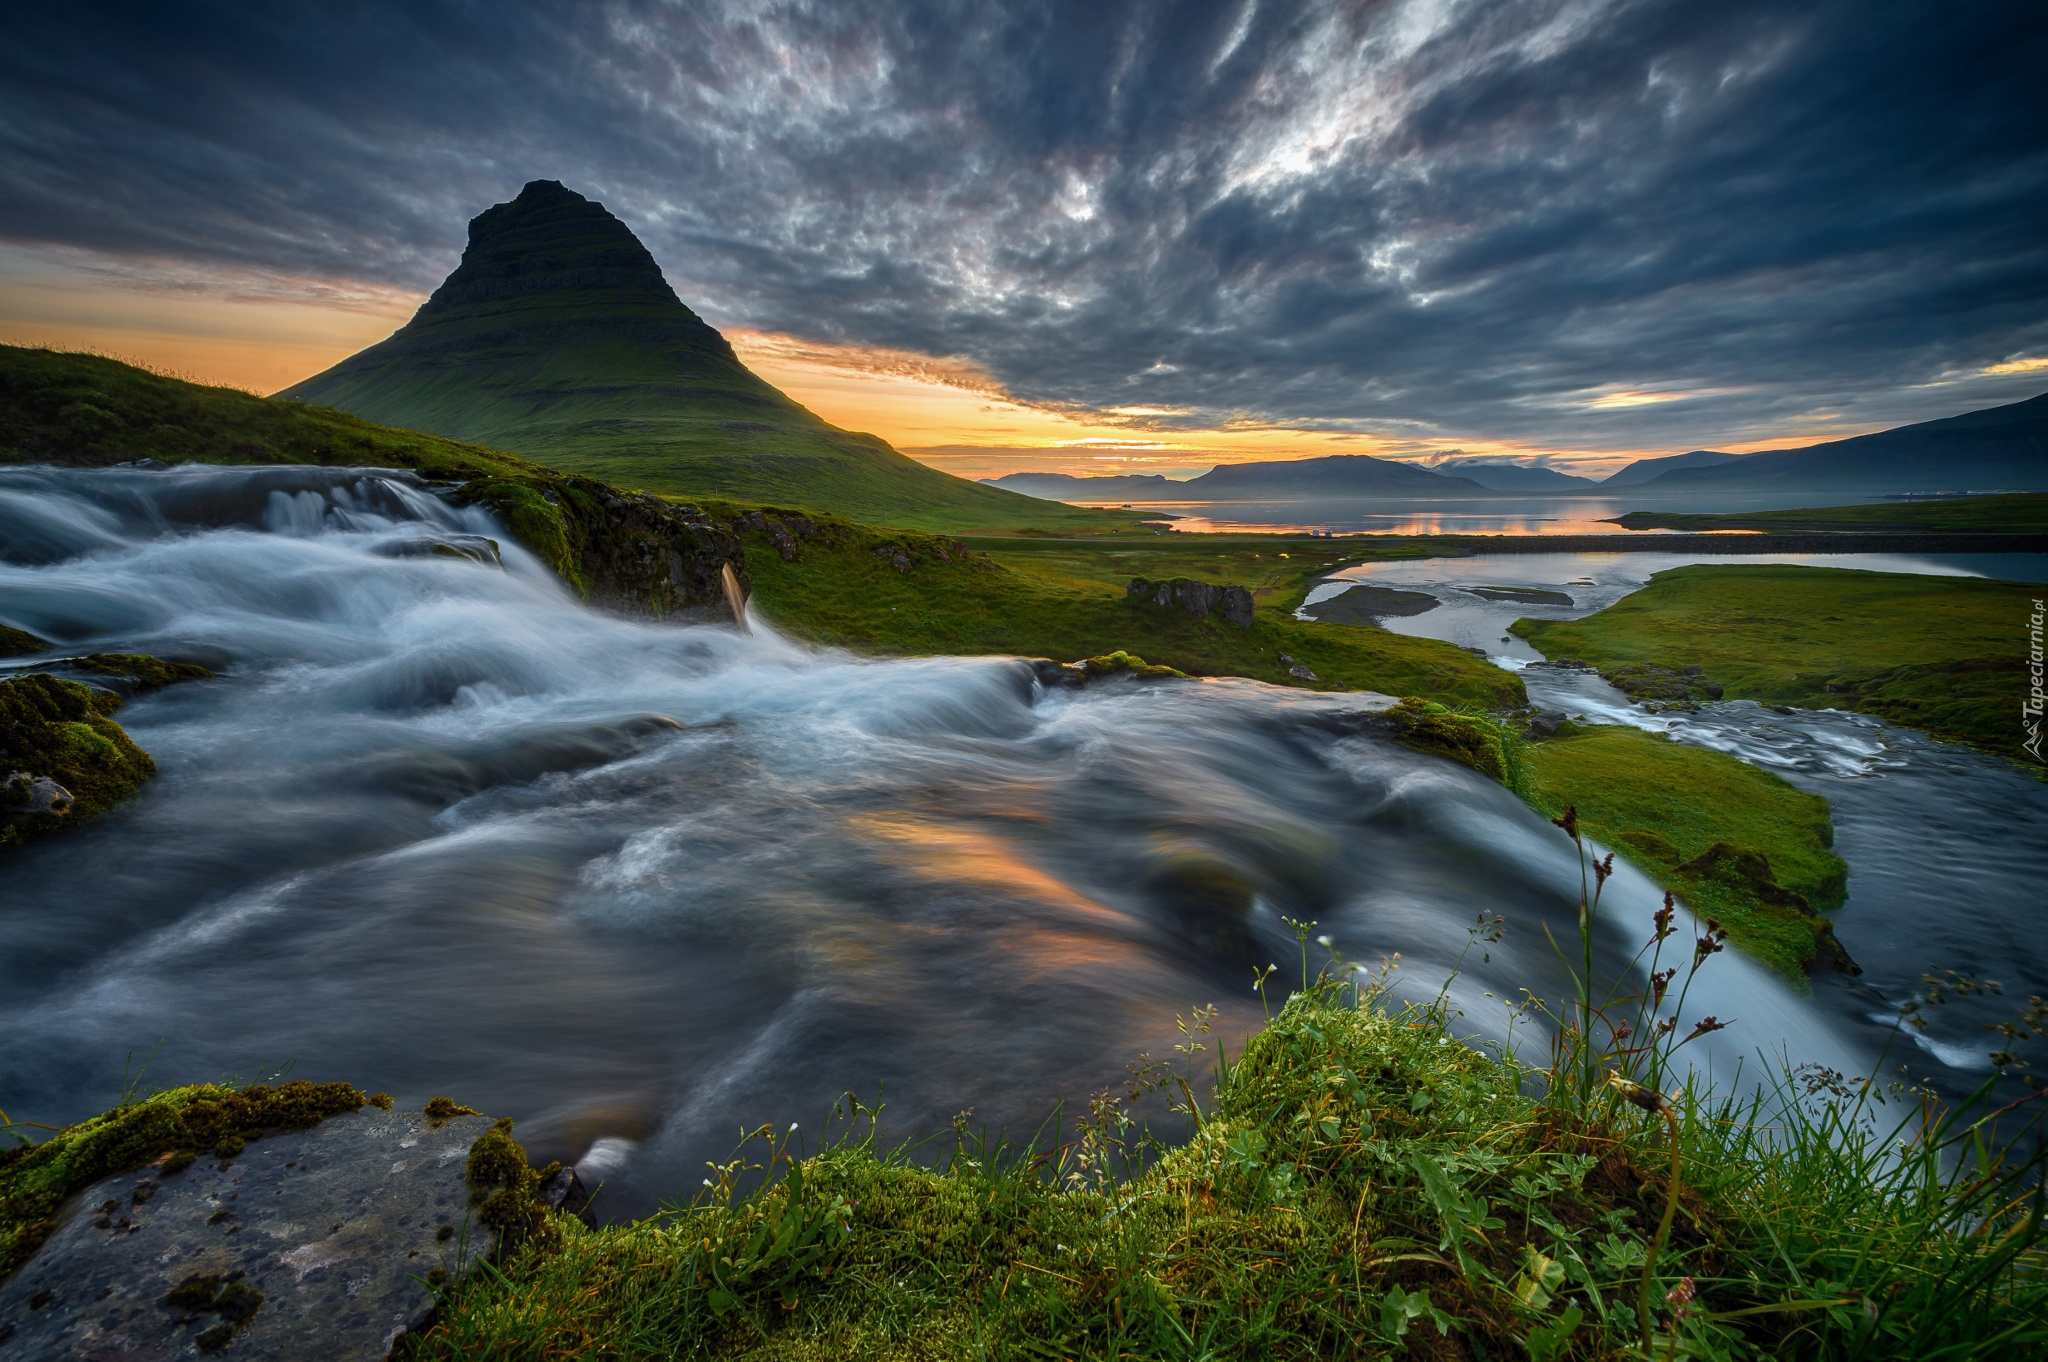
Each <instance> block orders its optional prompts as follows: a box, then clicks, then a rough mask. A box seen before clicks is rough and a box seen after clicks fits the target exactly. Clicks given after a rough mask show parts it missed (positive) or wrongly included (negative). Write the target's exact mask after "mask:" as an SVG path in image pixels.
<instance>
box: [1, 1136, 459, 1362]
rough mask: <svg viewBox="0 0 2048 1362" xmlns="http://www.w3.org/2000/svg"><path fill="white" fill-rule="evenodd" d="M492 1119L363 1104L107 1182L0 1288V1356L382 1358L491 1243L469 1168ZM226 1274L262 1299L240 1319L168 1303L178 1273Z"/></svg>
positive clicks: (343, 1361)
mask: <svg viewBox="0 0 2048 1362" xmlns="http://www.w3.org/2000/svg"><path fill="white" fill-rule="evenodd" d="M490 1126H491V1122H490V1120H489V1118H487V1117H482V1116H459V1117H456V1118H454V1119H452V1120H449V1121H445V1122H441V1123H439V1124H437V1123H435V1122H434V1121H432V1120H430V1119H428V1117H427V1116H426V1115H425V1114H424V1113H422V1112H398V1113H391V1112H382V1111H377V1110H374V1109H365V1110H363V1111H359V1112H352V1113H349V1114H347V1115H342V1116H336V1117H333V1118H331V1119H329V1120H328V1121H326V1122H324V1123H323V1124H321V1125H319V1126H317V1127H315V1128H313V1129H311V1130H304V1131H289V1132H285V1133H282V1134H277V1135H271V1136H267V1137H265V1138H264V1139H261V1140H258V1141H255V1142H253V1143H251V1144H250V1145H249V1146H248V1148H247V1149H245V1150H244V1151H243V1152H242V1153H241V1155H240V1156H239V1157H237V1158H236V1159H235V1160H234V1161H233V1162H232V1163H230V1164H228V1165H226V1166H225V1167H223V1166H222V1164H221V1162H220V1160H218V1159H215V1158H211V1157H207V1158H202V1159H200V1160H199V1161H198V1162H197V1163H195V1164H193V1165H192V1166H191V1167H189V1168H187V1169H186V1170H185V1171H184V1172H182V1173H177V1174H173V1175H172V1176H170V1177H159V1176H158V1175H157V1172H156V1170H154V1169H144V1170H142V1171H140V1172H135V1173H127V1174H123V1175H121V1176H119V1177H112V1178H107V1179H105V1180H104V1181H102V1182H99V1183H97V1184H95V1185H94V1186H92V1187H91V1188H89V1189H87V1190H86V1191H85V1192H83V1193H81V1194H80V1195H79V1196H77V1197H76V1198H74V1199H73V1200H72V1201H70V1202H68V1203H67V1204H66V1205H65V1207H64V1209H63V1211H62V1213H61V1215H60V1218H59V1227H58V1229H57V1232H56V1233H55V1234H53V1235H52V1236H51V1237H50V1239H49V1240H48V1242H46V1243H45V1244H44V1245H43V1246H42V1248H41V1249H40V1250H39V1251H38V1252H37V1253H36V1255H35V1257H33V1258H31V1259H30V1260H29V1261H28V1262H27V1263H25V1264H23V1265H22V1267H21V1269H20V1271H18V1272H16V1273H15V1274H14V1275H13V1277H11V1278H9V1279H8V1280H7V1281H5V1282H0V1362H45V1360H46V1359H57V1358H63V1359H66V1360H67V1362H70V1360H71V1359H77V1360H78V1362H113V1359H122V1360H123V1362H127V1360H129V1359H135V1360H136V1362H141V1360H142V1359H151V1360H152V1362H153V1360H154V1359H159V1358H174V1357H175V1358H197V1357H207V1356H219V1357H223V1358H319V1359H323V1360H326V1362H352V1360H353V1359H359V1358H360V1359H366V1360H371V1359H377V1358H381V1357H383V1356H384V1354H385V1352H386V1351H387V1350H388V1349H389V1347H390V1345H391V1340H392V1339H393V1338H394V1337H396V1336H397V1335H398V1333H399V1332H400V1331H401V1330H403V1329H405V1328H407V1327H409V1326H411V1325H414V1324H417V1323H419V1322H420V1321H421V1320H422V1319H423V1318H424V1317H425V1316H426V1314H427V1313H428V1311H429V1310H430V1309H431V1308H432V1306H433V1292H432V1290H431V1289H430V1288H429V1287H428V1286H427V1284H426V1283H425V1281H424V1280H423V1279H424V1278H425V1277H426V1276H427V1274H428V1273H429V1272H430V1271H432V1270H433V1269H435V1268H444V1269H446V1270H447V1271H448V1272H449V1273H450V1274H451V1275H454V1274H457V1273H459V1272H460V1271H461V1270H462V1269H463V1267H464V1266H466V1265H467V1263H468V1262H469V1261H471V1260H473V1259H474V1258H476V1257H477V1256H479V1255H481V1254H483V1253H485V1252H488V1251H489V1249H491V1248H492V1247H495V1242H496V1241H495V1238H494V1237H493V1236H492V1234H491V1232H490V1231H488V1230H485V1229H483V1228H482V1227H480V1226H477V1225H475V1224H474V1223H473V1221H472V1217H471V1214H470V1207H469V1189H468V1184H467V1182H466V1179H465V1172H466V1161H467V1156H468V1153H469V1147H470V1145H471V1144H472V1143H473V1142H474V1141H475V1140H476V1138H477V1136H479V1135H481V1134H483V1133H484V1132H485V1131H486V1130H488V1129H490ZM138 1192H139V1193H140V1194H141V1195H143V1197H144V1200H142V1201H140V1202H138V1201H136V1200H135V1197H136V1196H137V1194H138ZM110 1202H111V1203H113V1207H112V1209H111V1210H108V1209H106V1208H107V1204H108V1203H110ZM237 1273H239V1274H240V1276H239V1277H238V1278H236V1281H238V1282H239V1283H241V1284H242V1285H244V1286H246V1287H248V1288H251V1289H253V1290H255V1291H259V1292H261V1293H262V1297H263V1300H262V1304H261V1305H259V1306H257V1307H256V1310H255V1312H254V1313H253V1314H251V1315H248V1317H247V1318H246V1319H244V1320H243V1321H241V1322H240V1323H239V1324H234V1323H233V1322H232V1321H230V1320H227V1319H224V1317H223V1315H222V1313H221V1312H219V1311H207V1310H198V1311H195V1310H193V1309H184V1308H177V1307H173V1306H169V1305H166V1304H165V1298H166V1297H167V1296H169V1295H170V1294H171V1292H172V1291H173V1290H174V1289H176V1288H177V1287H179V1286H180V1285H181V1284H182V1283H185V1282H187V1281H189V1280H190V1279H191V1278H194V1277H211V1278H218V1279H222V1284H223V1285H225V1279H227V1278H229V1277H230V1276H231V1275H232V1274H237ZM187 1294H188V1297H189V1296H190V1295H191V1294H193V1293H189V1292H188V1293H187ZM196 1294H197V1295H198V1296H199V1297H200V1298H201V1299H203V1298H204V1297H205V1296H206V1295H207V1294H209V1293H208V1292H206V1291H201V1292H198V1293H196ZM248 1299H249V1298H248V1297H247V1295H246V1294H244V1293H242V1292H239V1291H235V1292H233V1293H232V1295H231V1300H239V1302H241V1305H242V1308H246V1305H247V1303H248ZM235 1312H236V1309H235V1307H234V1306H233V1305H232V1304H231V1305H230V1307H229V1310H228V1313H229V1314H230V1315H232V1314H233V1313H235ZM224 1326H225V1327H224ZM209 1330H214V1331H216V1332H214V1333H212V1334H208V1332H207V1331H209ZM230 1330H231V1333H230V1332H229V1331H230ZM202 1335H204V1336H206V1344H207V1345H215V1344H217V1345H219V1346H217V1347H208V1346H204V1345H202V1343H201V1341H200V1340H201V1338H202ZM224 1335H225V1341H224V1342H223V1341H222V1340H223V1336H224Z"/></svg>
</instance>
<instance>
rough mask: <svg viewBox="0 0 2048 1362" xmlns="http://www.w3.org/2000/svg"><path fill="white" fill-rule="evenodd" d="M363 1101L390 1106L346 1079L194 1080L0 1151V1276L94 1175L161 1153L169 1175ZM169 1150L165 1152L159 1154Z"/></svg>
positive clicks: (43, 1236) (46, 1231) (140, 1163)
mask: <svg viewBox="0 0 2048 1362" xmlns="http://www.w3.org/2000/svg"><path fill="white" fill-rule="evenodd" d="M365 1104H370V1105H374V1106H379V1107H382V1108H384V1109H385V1110H387V1111H388V1110H389V1109H390V1107H391V1099H390V1098H389V1097H386V1096H384V1095H383V1094H382V1093H377V1094H371V1093H365V1092H362V1091H360V1090H358V1089H356V1088H354V1087H351V1086H350V1085H349V1084H347V1083H309V1082H306V1081H305V1080H303V1079H299V1080H294V1081H292V1082H290V1083H281V1084H277V1085H276V1086H269V1085H265V1084H255V1085H252V1086H250V1087H246V1088H230V1087H226V1086H223V1085H221V1084H215V1083H201V1084H196V1085H194V1086H192V1087H187V1088H173V1089H171V1090H170V1091H168V1092H161V1093H158V1094H156V1095H155V1096H153V1097H151V1098H149V1099H148V1100H147V1101H143V1102H132V1103H129V1104H127V1105H124V1106H120V1107H116V1108H115V1109H114V1110H112V1111H110V1112H107V1113H105V1114H103V1115H100V1116H95V1117H93V1118H92V1119H91V1120H88V1121H81V1122H79V1123H78V1124H77V1125H75V1126H70V1127H67V1128H66V1129H64V1130H61V1131H59V1132H57V1133H56V1134H55V1135H53V1136H51V1137H50V1138H49V1139H47V1140H45V1141H43V1142H42V1143H41V1144H33V1145H24V1146H21V1147H19V1148H15V1149H11V1150H8V1151H7V1152H6V1153H4V1154H0V1277H4V1276H6V1275H7V1274H8V1273H10V1272H12V1271H13V1270H14V1269H15V1268H17V1267H19V1266H20V1265H21V1264H22V1263H23V1262H25V1261H27V1260H28V1258H29V1256H30V1255H31V1254H33V1253H34V1252H35V1251H36V1248H37V1247H38V1246H39V1245H40V1244H41V1243H42V1242H43V1240H45V1239H47V1238H48V1237H49V1236H50V1234H51V1232H52V1231H53V1230H55V1229H56V1220H55V1215H56V1212H57V1208H58V1207H59V1206H60V1205H62V1204H63V1202H64V1199H65V1198H66V1197H68V1196H70V1195H71V1194H72V1193H73V1192H76V1191H78V1190H80V1189H82V1188H85V1187H89V1186H91V1185H92V1184H93V1183H95V1182H98V1181H99V1180H100V1179H101V1178H104V1177H108V1176H110V1175H112V1174H115V1173H120V1172H124V1171H126V1170H128V1169H131V1168H140V1167H142V1166H143V1165H144V1164H147V1163H153V1162H155V1161H157V1160H159V1159H162V1160H163V1165H162V1171H163V1173H164V1174H165V1175H166V1176H174V1175H176V1174H177V1173H179V1172H182V1171H183V1170H184V1169H186V1168H188V1167H190V1166H191V1165H192V1163H193V1162H195V1161H196V1160H197V1159H198V1158H199V1157H200V1156H201V1155H202V1154H208V1153H211V1154H213V1155H215V1156H217V1157H219V1158H222V1159H232V1158H234V1157H235V1156H236V1155H238V1154H240V1153H241V1152H242V1150H243V1148H244V1147H246V1145H247V1144H248V1143H249V1142H250V1141H252V1140H259V1139H261V1138H263V1136H264V1135H265V1134H266V1133H268V1132H270V1131H275V1130H293V1129H303V1128H305V1127H307V1126H313V1125H318V1124H319V1123H320V1122H321V1121H324V1120H326V1119H327V1118H328V1117H329V1116H334V1115H338V1114H340V1113H341V1112H344V1111H358V1110H360V1109H361V1108H362V1107H363V1106H364V1105H365ZM166 1156H168V1157H166Z"/></svg>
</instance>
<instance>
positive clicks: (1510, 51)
mask: <svg viewBox="0 0 2048 1362" xmlns="http://www.w3.org/2000/svg"><path fill="white" fill-rule="evenodd" d="M2043 71H2048V19H2044V17H2043V11H2042V8H2041V6H2040V4H2039V3H2038V0H2013V2H2012V3H1997V2H1996V0H1991V2H1987V3H1978V2H1976V0H1957V2H1956V3H1951V4H1934V3H1924V2H1923V3H1915V4H1887V3H1883V2H1882V0H1853V2H1845V3H1826V2H1822V3H1806V4H1799V5H1787V4H1784V3H1782V0H1769V2H1766V3H1754V4H1749V3H1743V2H1742V0H1715V3H1711V4H1707V3H1701V2H1700V0H1669V2H1666V0H1642V2H1641V3H1604V2H1603V0H1555V2H1550V3H1545V2H1543V0H1525V2H1522V3H1487V2H1485V0H1475V2H1473V3H1458V2H1457V0H1417V2H1415V3H1368V4H1334V3H1324V4H1300V3H1295V4H1279V3H1272V2H1271V0H1218V2H1217V3H1199V2H1197V0H1183V2H1182V3H1125V2H1124V0H1076V2H1075V3H1063V2H1059V0H1000V3H998V2H997V0H986V2H984V3H960V4H943V3H918V0H877V2H876V3H862V2H861V0H817V2H816V3H806V2H805V0H791V2H788V3H767V2H747V0H733V2H732V3H712V2H710V0H706V2H704V3H681V4H659V3H638V2H636V0H614V2H613V3H575V2H573V0H558V2H554V3H550V2H549V0H488V3H485V2H484V0H478V2H477V3H468V4H450V3H432V2H431V0H405V2H404V3H399V2H398V0H389V2H385V0H360V2H359V3H342V2H340V0H326V2H325V3H318V4H312V3H308V4H292V3H282V2H280V3H263V4H250V3H247V0H238V2H236V3H219V4H206V3H161V2H160V3H146V2H138V3H132V4H112V3H93V2H92V0H67V2H66V3H64V4H43V5H16V6H9V7H8V12H7V15H6V17H5V18H0V339H5V340H8V341H13V342H17V343H21V342H35V343H55V344H63V345H67V346H73V347H89V348H95V349H100V350H103V351H105V352H107V353H112V354H117V355H123V356H133V357H136V358H140V359H143V360H146V361H148V362H150V363H152V364H154V365H156V366H157V367H159V368H164V369H168V370H172V371H177V372H180V373H184V374H188V375H191V376H196V377H202V378H205V379H208V380H209V381H220V382H232V383H237V384H240V385H242V386H247V387H251V388H256V389H259V390H273V389H276V388H280V387H283V386H285V385H286V384H287V383H290V382H292V381H293V380H296V379H298V378H300V377H303V376H305V375H306V374H309V373H311V372H314V371H316V370H318V369H321V368H324V367H325V366H326V365H327V364H330V363H332V362H333V361H334V360H336V359H338V358H340V357H341V356H342V355H345V354H347V353H349V352H351V351H353V350H355V349H357V348H359V347H361V346H362V345H364V344H367V343H369V342H371V341H374V340H376V339H378V338H379V337H381V336H382V335H384V334H387V333H388V332H389V331H390V330H391V329H393V328H394V327H395V326H397V325H398V324H400V323H402V322H403V320H404V319H405V317H406V316H407V315H408V314H409V313H410V311H411V309H412V308H413V307H414V306H416V305H417V303H418V301H419V300H420V299H421V298H422V297H423V296H424V295H425V294H426V293H427V292H428V291H429V290H431V289H432V287H433V286H434V285H435V284H436V283H437V282H438V281H439V280H440V278H441V277H442V276H443V275H444V274H446V273H447V271H448V270H449V269H451V268H452V267H453V266H454V264H455V261H456V259H457V258H458V256H459V255H460V253H461V248H462V243H463V239H464V224H465V222H466V220H467V219H468V218H469V217H471V216H473V215H474V214H476V213H477V212H479V211H481V210H482V209H483V208H484V207H486V206H488V205H489V204H491V203H493V202H497V201H501V200H504V199H508V198H510V197H512V196H513V195H514V194H515V193H516V192H517V191H518V189H519V187H520V185H521V184H522V183H523V182H525V181H526V180H529V179H535V178H548V179H560V180H562V181H563V182H564V183H566V184H568V185H569V186H570V187H571V188H573V189H576V190H578V191H580V192H582V193H584V194H587V195H589V196H590V197H593V198H596V199H599V200H601V201H603V202H604V203H605V204H607V205H608V206H609V207H610V208H611V209H612V210H613V211H614V212H616V213H618V214H619V216H620V217H622V218H623V219H625V221H626V222H627V223H628V225H630V226H631V227H632V228H633V229H634V230H635V231H636V232H638V233H639V235H640V237H641V239H642V240H644V241H645V242H646V243H647V245H648V246H649V247H650V248H651V249H652V250H653V252H654V253H655V256H656V257H657V258H658V259H659V260H660V261H661V263H662V265H663V267H664V268H665V269H666V271H667V273H668V276H669V279H670V281H671V282H672V283H673V284H674V285H675V287H676V290H677V291H678V293H680V294H681V295H682V297H683V298H684V299H685V301H687V302H690V303H691V304H692V305H693V306H696V307H697V308H698V310H699V311H700V312H702V313H703V314H704V315H705V316H706V317H707V319H709V320H710V321H712V322H713V324H715V325H717V326H719V327H721V328H724V329H726V330H728V331H729V332H732V333H734V335H735V339H736V340H737V341H738V342H739V344H740V345H741V348H742V351H743V353H744V354H746V355H747V356H748V357H749V358H750V359H751V360H753V361H754V362H755V363H756V364H757V365H758V366H759V367H760V368H761V369H762V370H763V371H764V372H766V373H767V374H769V376H770V377H771V378H774V379H775V380H776V381H778V382H782V383H783V384H785V386H787V387H789V388H790V389H791V390H792V391H793V392H795V393H796V395H797V396H799V397H800V398H801V399H803V400H805V401H807V402H810V403H811V404H812V405H813V406H815V407H816V408H817V409H818V410H820V411H821V412H822V413H823V414H825V415H826V416H827V417H828V418H830V419H833V420H835V421H838V422H840V423H841V424H844V425H851V426H855V427H858V428H863V429H870V430H875V431H878V432H879V433H881V434H883V435H885V436H887V437H888V438H890V439H892V440H894V441H895V442H896V443H897V444H898V445H900V446H903V447H905V448H909V449H912V450H913V451H920V450H921V451H924V454H923V455H922V456H923V457H928V458H931V459H932V460H933V461H935V462H940V463H941V464H943V465H944V466H949V467H954V468H956V469H957V470H958V471H962V472H971V473H985V472H988V471H993V470H994V469H996V468H999V467H1011V466H1015V467H1033V468H1069V469H1073V470H1075V471H1082V470H1084V469H1086V470H1089V471H1113V470H1115V469H1118V468H1121V467H1124V466H1126V465H1128V466H1130V467H1133V468H1146V469H1155V470H1158V471H1177V470H1186V469H1188V468H1201V467H1206V466H1208V464H1209V463H1212V462H1214V461H1215V459H1216V458H1218V457H1223V458H1231V459H1236V458H1244V457H1280V456H1286V455H1305V454H1320V453H1331V452H1341V451H1345V450H1350V451H1355V452H1380V453H1393V454H1396V455H1399V456H1404V457H1424V456H1428V455H1431V454H1435V453H1439V452H1441V451H1442V450H1444V449H1447V448H1457V449H1461V450H1465V451H1468V452H1469V453H1470V454H1473V455H1503V454H1504V455H1510V456H1514V457H1519V458H1524V459H1538V458H1540V459H1548V460H1551V461H1554V462H1556V463H1558V464H1559V465H1560V466H1569V465H1575V464H1576V465H1580V466H1582V467H1586V468H1596V467H1599V466H1602V465H1608V464H1612V463H1615V462H1617V461H1618V460H1619V459H1621V458H1622V457H1623V456H1625V455H1632V454H1635V453H1646V452H1647V453H1663V452H1676V451H1680V450H1685V449H1693V448H1702V447H1707V448H1722V449H1749V448H1758V447H1766V446H1770V445H1786V444H1802V443H1809V442H1811V441H1813V440H1816V439H1823V438H1831V437H1833V436H1837V435H1841V434H1848V433H1853V432H1856V431H1861V430H1868V429H1876V428H1881V427H1884V426H1890V425H1896V424H1900V423H1902V422H1906V421H1912V420H1922V419H1927V418H1931V417H1935V416H1942V415H1948V414H1952V413H1954V412H1958V411H1964V410H1969V409H1972V408H1976V407H1983V406H1989V405H1994V404H1996V403H2000V402H2008V401H2015V400H2018V399H2020V398H2023V397H2030V396H2032V395H2034V394H2035V393H2037V392H2040V391H2043V390H2048V79H2043V77H2042V72H2043Z"/></svg>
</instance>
